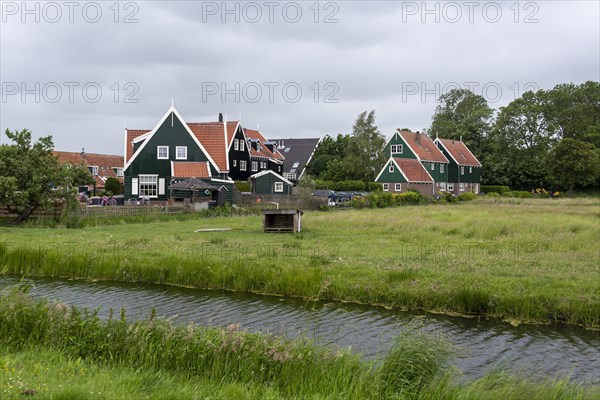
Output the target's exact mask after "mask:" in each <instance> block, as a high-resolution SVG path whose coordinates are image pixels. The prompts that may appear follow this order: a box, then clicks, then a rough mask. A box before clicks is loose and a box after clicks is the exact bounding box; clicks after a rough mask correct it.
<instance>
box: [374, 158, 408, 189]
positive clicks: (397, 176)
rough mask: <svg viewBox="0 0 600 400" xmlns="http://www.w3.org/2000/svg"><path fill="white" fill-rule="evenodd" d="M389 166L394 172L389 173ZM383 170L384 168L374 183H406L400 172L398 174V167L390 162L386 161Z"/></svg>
mask: <svg viewBox="0 0 600 400" xmlns="http://www.w3.org/2000/svg"><path fill="white" fill-rule="evenodd" d="M390 165H393V166H394V172H390V169H389V168H390ZM383 168H384V170H383V173H382V174H381V176H380V177H379V178H378V179H377V180H376V182H381V183H390V182H394V183H406V179H404V175H402V172H400V170H399V169H398V167H397V166H396V164H394V163H393V162H392V160H388V162H386V163H385V166H384V167H383Z"/></svg>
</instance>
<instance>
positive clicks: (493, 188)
mask: <svg viewBox="0 0 600 400" xmlns="http://www.w3.org/2000/svg"><path fill="white" fill-rule="evenodd" d="M481 191H482V192H483V193H492V192H493V193H498V194H502V193H505V192H510V186H499V185H481Z"/></svg>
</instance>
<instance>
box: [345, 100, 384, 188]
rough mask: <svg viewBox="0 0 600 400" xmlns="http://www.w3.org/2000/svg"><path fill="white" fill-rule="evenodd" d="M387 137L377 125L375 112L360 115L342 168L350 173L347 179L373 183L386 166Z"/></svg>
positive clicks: (364, 112)
mask: <svg viewBox="0 0 600 400" xmlns="http://www.w3.org/2000/svg"><path fill="white" fill-rule="evenodd" d="M384 145H385V137H384V136H383V135H382V134H381V132H379V129H378V128H377V126H376V125H375V111H371V112H369V113H367V111H363V112H362V113H360V114H359V116H358V118H357V119H356V122H355V123H354V127H353V129H352V136H351V140H350V142H349V143H348V149H347V154H346V157H345V158H344V159H343V160H342V166H341V167H342V168H344V169H345V171H347V172H348V176H347V178H346V179H350V180H352V179H354V180H361V181H363V182H365V188H366V185H367V183H368V182H372V181H373V180H374V179H375V177H376V176H377V173H378V172H379V171H380V170H381V168H382V167H383V164H385V161H386V158H385V154H384V152H383V147H384Z"/></svg>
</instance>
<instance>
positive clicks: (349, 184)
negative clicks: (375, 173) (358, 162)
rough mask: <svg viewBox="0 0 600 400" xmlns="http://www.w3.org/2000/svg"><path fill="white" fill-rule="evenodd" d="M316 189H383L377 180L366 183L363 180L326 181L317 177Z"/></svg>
mask: <svg viewBox="0 0 600 400" xmlns="http://www.w3.org/2000/svg"><path fill="white" fill-rule="evenodd" d="M315 187H316V189H329V190H334V191H338V192H364V191H368V192H376V191H381V190H382V189H381V185H380V184H379V183H376V182H368V183H367V184H366V185H365V182H363V181H324V180H321V179H315Z"/></svg>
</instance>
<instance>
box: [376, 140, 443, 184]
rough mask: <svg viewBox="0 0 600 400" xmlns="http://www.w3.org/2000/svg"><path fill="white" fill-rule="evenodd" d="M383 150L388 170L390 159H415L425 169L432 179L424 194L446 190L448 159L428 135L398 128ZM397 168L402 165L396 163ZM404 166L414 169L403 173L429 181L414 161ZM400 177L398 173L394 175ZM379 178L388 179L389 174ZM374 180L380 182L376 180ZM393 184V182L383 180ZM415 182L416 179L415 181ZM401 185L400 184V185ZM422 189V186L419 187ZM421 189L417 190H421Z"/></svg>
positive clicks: (422, 180) (421, 180) (420, 180)
mask: <svg viewBox="0 0 600 400" xmlns="http://www.w3.org/2000/svg"><path fill="white" fill-rule="evenodd" d="M384 152H385V153H386V154H388V155H389V157H390V159H389V160H388V162H387V163H386V167H387V168H388V170H389V167H390V163H393V162H392V159H408V160H417V161H418V162H419V163H420V164H421V165H422V166H423V168H424V169H425V170H426V172H427V174H428V175H429V178H431V179H432V180H433V183H432V184H431V187H430V190H429V192H428V193H427V194H425V193H423V194H424V195H426V196H435V195H437V194H438V193H440V192H443V191H445V190H446V183H447V182H448V165H449V161H448V159H447V158H446V157H445V156H444V154H443V153H442V152H441V151H440V150H439V149H438V147H437V146H436V145H435V143H434V142H433V140H431V138H430V137H429V136H427V135H426V134H424V133H420V132H411V131H408V130H401V129H398V130H397V131H396V132H394V134H393V135H392V137H391V138H390V139H389V140H388V142H387V143H386V144H385V147H384ZM386 167H384V168H383V169H382V171H381V173H380V175H382V173H384V171H385V169H386ZM396 167H398V168H402V165H396ZM406 168H411V169H414V171H403V172H405V175H407V176H409V175H410V176H412V177H413V178H414V179H418V180H419V183H422V182H429V180H428V179H425V177H424V176H423V174H422V171H421V170H420V168H417V167H415V164H414V163H409V164H406ZM395 177H397V178H398V179H400V175H395ZM379 178H380V179H389V178H391V176H389V175H387V174H386V175H384V176H383V177H379ZM376 182H380V181H377V180H376ZM381 182H382V184H383V183H388V185H389V184H392V185H393V184H394V183H395V182H388V181H386V182H383V181H381ZM397 183H405V182H401V181H399V182H397ZM415 183H417V181H415ZM400 186H402V185H400ZM421 189H423V188H421ZM421 191H422V190H419V192H421Z"/></svg>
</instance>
